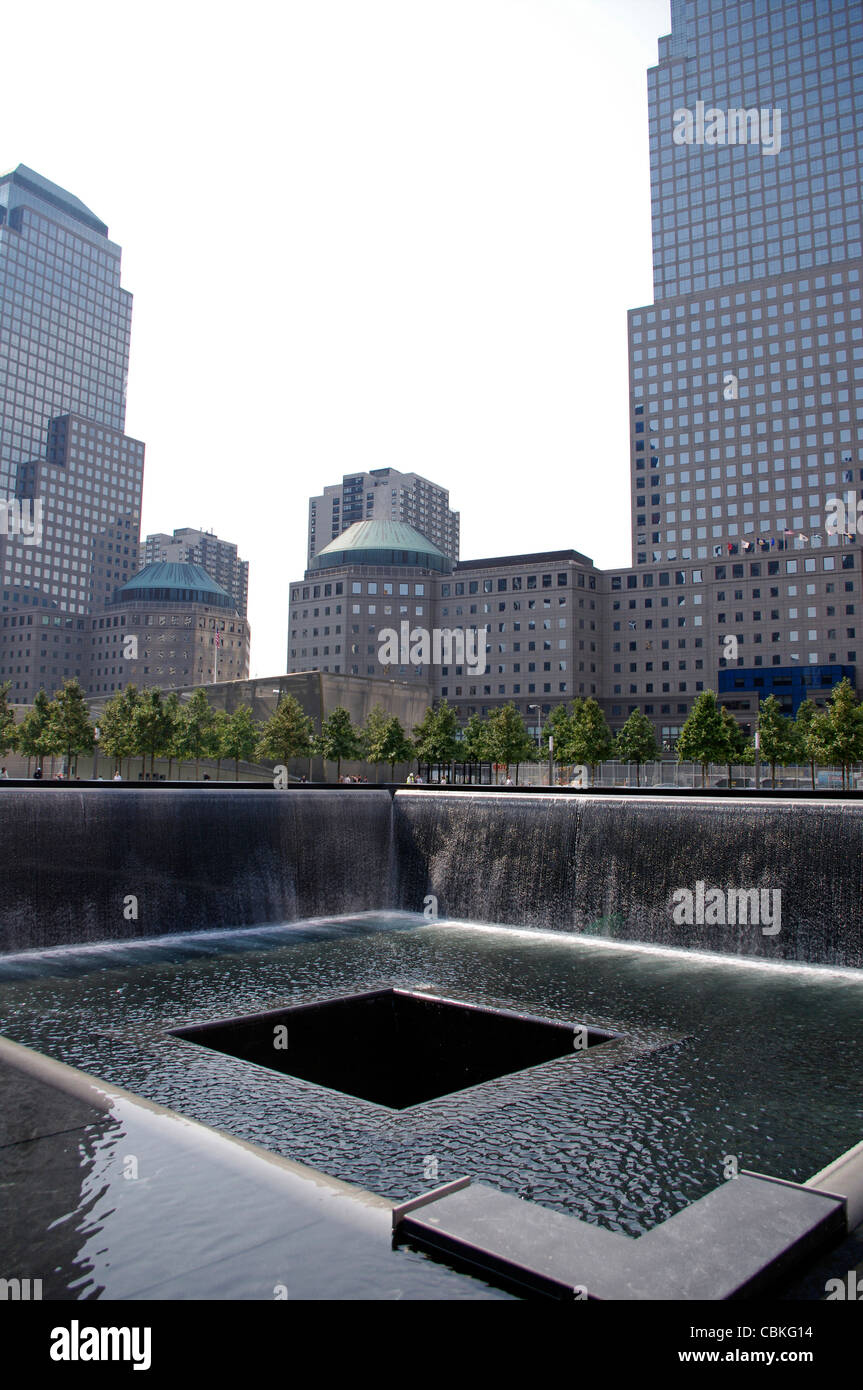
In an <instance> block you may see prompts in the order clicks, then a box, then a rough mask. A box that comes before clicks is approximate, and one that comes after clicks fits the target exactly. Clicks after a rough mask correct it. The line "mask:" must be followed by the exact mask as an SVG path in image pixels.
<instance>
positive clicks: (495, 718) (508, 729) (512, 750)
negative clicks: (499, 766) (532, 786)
mask: <svg viewBox="0 0 863 1390" xmlns="http://www.w3.org/2000/svg"><path fill="white" fill-rule="evenodd" d="M488 747H489V753H490V756H491V758H492V761H493V762H496V763H503V764H504V766H505V767H506V775H507V777H508V776H509V768H510V763H515V776H516V781H518V768H519V764H520V763H523V762H526V761H528V760H529V759H530V755H531V753H532V752H533V739H532V738H531V737H530V735H529V734H528V732H527V729H526V728H525V724H524V720H523V719H522V717H521V715H520V714H519V712H518V710H517V709H516V708H515V705H513V704H508V705H502V706H500V707H499V708H498V709H495V710H492V712H491V714H490V715H489V720H488Z"/></svg>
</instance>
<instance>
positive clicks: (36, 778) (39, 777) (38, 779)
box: [33, 767, 42, 782]
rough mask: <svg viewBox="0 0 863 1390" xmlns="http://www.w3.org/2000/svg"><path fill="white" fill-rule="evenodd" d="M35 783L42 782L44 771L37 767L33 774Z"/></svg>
mask: <svg viewBox="0 0 863 1390" xmlns="http://www.w3.org/2000/svg"><path fill="white" fill-rule="evenodd" d="M33 781H34V782H41V781H42V769H41V767H37V769H36V771H35V772H34V773H33Z"/></svg>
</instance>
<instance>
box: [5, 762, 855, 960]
mask: <svg viewBox="0 0 863 1390" xmlns="http://www.w3.org/2000/svg"><path fill="white" fill-rule="evenodd" d="M0 844H2V847H3V871H2V875H0V952H10V951H23V950H31V949H34V948H36V949H39V948H43V947H47V946H55V945H63V944H72V943H81V942H100V941H112V940H121V939H123V938H132V937H145V936H155V935H161V934H165V933H175V932H189V931H203V930H207V929H213V928H219V927H242V926H253V925H265V924H269V923H277V922H295V921H299V920H303V919H305V918H309V917H329V916H339V915H345V914H351V913H358V912H367V911H374V910H381V909H384V910H385V909H389V908H400V909H407V910H412V911H422V909H423V906H424V902H425V900H426V898H427V897H428V896H429V895H434V897H436V898H437V914H438V915H439V916H440V917H449V918H452V919H457V920H458V919H460V920H463V921H467V922H474V923H498V924H505V925H511V926H517V927H533V928H540V929H546V930H547V929H552V930H555V931H565V932H574V933H582V934H586V935H590V936H597V937H608V938H611V939H616V940H621V941H634V942H645V943H651V944H656V945H663V946H673V947H683V948H693V949H696V950H702V951H705V950H706V951H719V952H723V953H726V954H732V955H742V956H756V957H761V958H764V959H767V960H796V961H806V962H809V963H811V964H816V965H835V966H854V967H858V968H859V967H863V806H861V805H858V804H856V803H842V802H824V803H821V802H794V801H788V802H778V801H761V802H759V801H755V800H750V801H737V800H735V801H720V800H714V801H711V800H710V799H709V798H704V799H701V798H699V799H697V800H695V799H686V800H682V799H680V800H678V799H676V798H674V797H670V798H660V797H657V798H655V799H654V798H627V797H623V796H621V797H599V796H596V797H594V796H579V797H576V796H572V797H569V796H542V795H521V794H519V793H512V792H499V793H494V792H476V793H466V792H458V793H456V792H449V793H448V792H445V791H439V792H438V791H434V792H429V791H423V792H414V793H412V792H409V791H398V792H396V794H395V796H394V797H391V795H390V792H389V791H388V790H386V789H384V788H379V789H377V788H368V789H367V788H350V789H348V788H344V789H340V788H335V787H334V788H332V789H331V790H328V791H315V790H313V789H311V788H303V789H297V790H285V791H275V790H274V789H267V790H259V791H256V790H237V791H233V790H227V789H220V790H219V791H216V790H215V789H208V790H203V789H192V788H190V789H189V790H183V791H175V790H168V789H165V790H164V791H161V790H155V789H148V790H146V791H145V790H143V789H141V790H138V789H132V788H123V789H122V790H120V789H118V788H111V787H105V788H82V789H80V790H77V789H75V790H73V789H72V788H48V787H46V788H38V789H36V788H33V789H28V788H12V787H10V788H7V789H4V790H3V791H2V792H0ZM699 885H700V887H699ZM687 893H688V894H689V895H690V907H691V913H690V917H691V920H686V919H685V917H684V918H683V920H681V917H680V913H679V912H678V918H677V920H675V908H676V907H677V906H678V904H679V898H678V897H676V896H675V895H681V894H682V895H683V897H685V896H686V894H687ZM740 894H744V895H748V896H747V901H746V910H747V916H746V918H745V919H744V918H743V904H742V900H741V898H740ZM732 898H733V899H734V910H733V911H732ZM717 900H719V906H718V907H717ZM753 903H756V904H757V905H758V907H759V909H760V911H761V912H762V913H763V914H764V915H762V916H760V917H759V918H758V919H757V920H753V911H754V909H753ZM777 911H778V915H777ZM732 918H733V919H734V920H732Z"/></svg>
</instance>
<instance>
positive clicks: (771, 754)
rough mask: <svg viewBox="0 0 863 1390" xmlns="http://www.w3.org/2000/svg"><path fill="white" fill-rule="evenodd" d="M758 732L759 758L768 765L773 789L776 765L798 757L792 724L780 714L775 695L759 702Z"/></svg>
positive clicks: (797, 742) (795, 735)
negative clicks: (759, 743) (759, 737)
mask: <svg viewBox="0 0 863 1390" xmlns="http://www.w3.org/2000/svg"><path fill="white" fill-rule="evenodd" d="M758 732H759V733H760V735H761V740H760V742H761V756H762V758H763V759H764V761H765V762H766V763H769V764H770V784H771V786H774V787H775V786H776V764H777V763H780V764H783V765H784V764H788V763H793V762H795V761H796V759H797V757H798V755H799V740H798V738H797V732H796V730H795V727H794V723H793V721H792V720H791V719H789V718H788V717H787V715H784V714H783V713H782V706H781V705H780V703H779V701H778V700H777V698H776V696H775V695H768V696H767V699H766V700H762V701H761V705H760V708H759V710H758Z"/></svg>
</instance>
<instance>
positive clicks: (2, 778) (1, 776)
mask: <svg viewBox="0 0 863 1390" xmlns="http://www.w3.org/2000/svg"><path fill="white" fill-rule="evenodd" d="M8 781H9V773H8V772H7V771H6V769H5V767H0V782H8Z"/></svg>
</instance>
